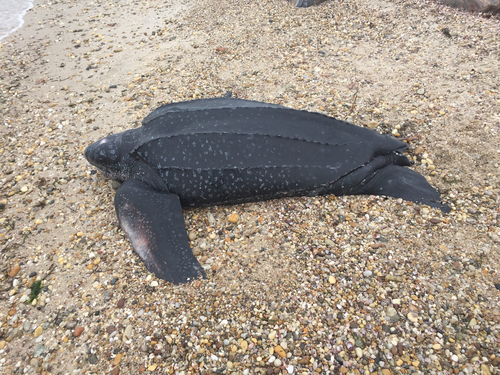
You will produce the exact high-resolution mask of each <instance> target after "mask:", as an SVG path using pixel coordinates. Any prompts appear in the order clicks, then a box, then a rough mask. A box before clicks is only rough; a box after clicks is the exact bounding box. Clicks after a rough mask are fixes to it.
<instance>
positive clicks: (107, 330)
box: [106, 326, 116, 335]
mask: <svg viewBox="0 0 500 375" xmlns="http://www.w3.org/2000/svg"><path fill="white" fill-rule="evenodd" d="M114 331H116V328H115V326H107V327H106V332H107V333H108V335H110V334H112V333H113V332H114Z"/></svg>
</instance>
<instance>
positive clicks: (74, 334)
mask: <svg viewBox="0 0 500 375" xmlns="http://www.w3.org/2000/svg"><path fill="white" fill-rule="evenodd" d="M82 332H83V327H81V326H78V327H76V328H75V332H73V336H75V337H79V336H80V335H81V334H82Z"/></svg>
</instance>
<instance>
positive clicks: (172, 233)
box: [115, 178, 206, 284]
mask: <svg viewBox="0 0 500 375" xmlns="http://www.w3.org/2000/svg"><path fill="white" fill-rule="evenodd" d="M115 208H116V213H117V215H118V219H119V220H120V225H121V227H122V229H123V230H124V232H125V233H126V234H127V236H128V238H129V239H130V242H131V243H132V247H133V248H134V250H135V252H136V253H137V254H138V255H139V257H140V258H141V259H142V260H143V262H144V264H145V265H146V267H147V268H148V269H149V270H150V271H151V272H154V273H155V274H156V276H158V277H159V278H162V279H164V280H166V281H169V282H172V283H174V284H181V283H186V282H189V281H192V280H194V279H198V278H199V277H200V276H202V277H204V278H206V275H205V272H204V271H203V269H202V267H201V265H200V264H199V263H198V261H197V260H196V258H195V256H194V255H193V252H192V250H191V248H190V246H189V240H188V238H187V233H186V227H185V224H184V217H183V215H182V208H181V203H180V200H179V197H178V196H177V195H175V194H171V193H168V192H164V191H161V190H157V189H154V188H152V187H151V186H150V185H149V184H146V183H144V182H143V181H142V180H141V178H129V179H128V180H127V181H125V182H124V183H123V184H122V185H121V186H120V188H119V189H118V190H117V192H116V195H115Z"/></svg>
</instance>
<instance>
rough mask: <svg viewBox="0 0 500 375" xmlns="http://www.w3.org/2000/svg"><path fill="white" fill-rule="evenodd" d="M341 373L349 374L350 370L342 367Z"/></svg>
mask: <svg viewBox="0 0 500 375" xmlns="http://www.w3.org/2000/svg"><path fill="white" fill-rule="evenodd" d="M339 371H340V373H341V374H347V371H349V370H348V369H347V368H346V367H344V366H342V367H341V368H340V370H339Z"/></svg>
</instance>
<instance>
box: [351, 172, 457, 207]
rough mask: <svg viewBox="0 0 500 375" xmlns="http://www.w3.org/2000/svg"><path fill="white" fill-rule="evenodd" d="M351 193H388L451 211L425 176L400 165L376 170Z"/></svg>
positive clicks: (391, 195)
mask: <svg viewBox="0 0 500 375" xmlns="http://www.w3.org/2000/svg"><path fill="white" fill-rule="evenodd" d="M349 194H371V195H386V196H389V197H394V198H402V199H404V200H407V201H411V202H415V203H420V204H426V205H428V206H430V207H436V208H439V209H441V211H443V212H450V207H449V206H448V205H446V204H444V203H442V202H441V195H440V194H439V192H438V191H437V190H436V189H434V188H433V187H432V186H431V185H430V184H429V183H428V182H427V180H426V179H425V177H424V176H422V175H421V174H419V173H417V172H415V171H413V170H411V169H409V168H406V167H402V166H399V165H393V164H389V165H386V166H384V167H382V168H380V169H376V170H374V171H373V172H372V173H371V174H369V175H368V176H366V177H365V178H364V179H362V180H361V181H360V182H359V183H358V184H356V185H355V186H353V187H352V188H351V189H350V192H349Z"/></svg>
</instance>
